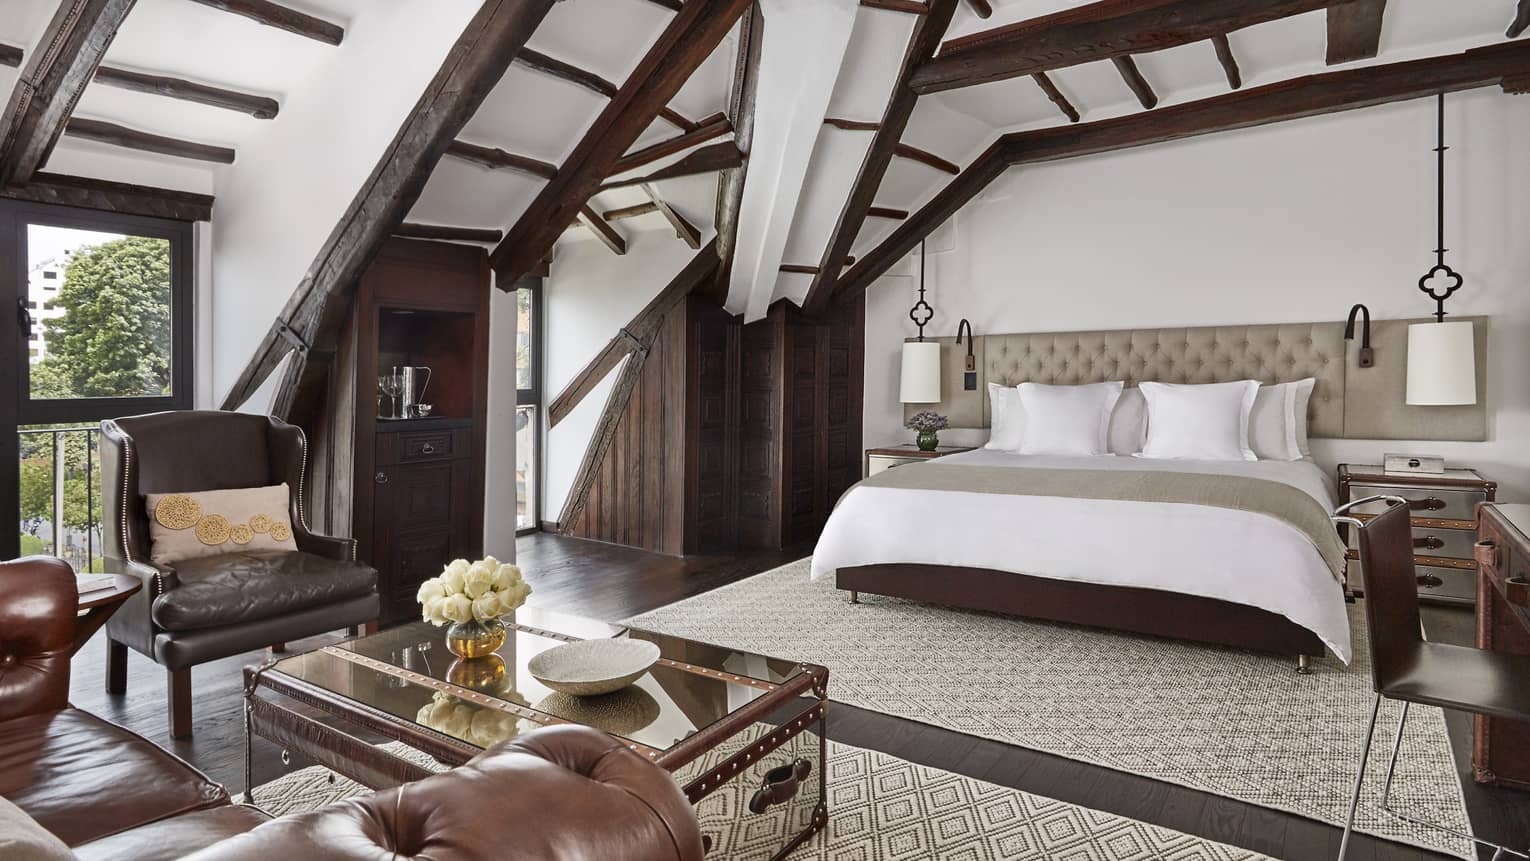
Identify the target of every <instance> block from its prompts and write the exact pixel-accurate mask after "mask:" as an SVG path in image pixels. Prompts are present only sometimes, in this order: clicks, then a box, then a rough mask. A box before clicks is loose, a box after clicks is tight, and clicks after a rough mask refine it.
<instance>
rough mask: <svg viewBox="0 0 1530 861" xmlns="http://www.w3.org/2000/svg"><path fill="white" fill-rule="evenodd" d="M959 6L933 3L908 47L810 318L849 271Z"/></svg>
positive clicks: (828, 248) (812, 292)
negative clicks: (919, 79) (923, 72)
mask: <svg viewBox="0 0 1530 861" xmlns="http://www.w3.org/2000/svg"><path fill="white" fill-rule="evenodd" d="M956 3H957V0H930V12H929V14H928V15H925V16H924V17H923V18H920V19H919V21H918V22H916V23H915V24H914V32H913V33H912V34H911V35H910V36H909V40H908V46H907V47H906V48H905V49H904V52H903V59H902V62H901V64H900V66H899V68H898V77H897V80H896V81H895V82H894V83H893V88H892V97H891V98H890V99H889V100H888V103H887V109H886V110H885V111H883V113H882V121H881V124H880V126H879V127H878V128H877V130H876V136H875V137H874V138H872V141H871V146H870V147H869V148H868V149H867V150H866V155H865V157H864V158H863V159H862V160H861V167H860V170H859V172H858V173H857V174H856V177H855V184H854V185H852V186H851V187H850V195H849V197H848V198H846V200H845V205H844V206H843V207H842V208H841V209H840V212H839V218H838V219H837V220H836V221H835V223H834V230H833V231H832V232H830V234H829V240H828V242H827V244H825V246H824V249H823V254H822V255H821V256H820V257H819V260H818V268H819V270H820V271H819V272H818V274H816V275H814V276H813V282H812V283H811V284H809V285H808V290H807V294H806V296H805V297H804V299H803V304H802V307H803V308H804V309H805V310H806V311H807V312H808V313H809V314H816V313H819V312H821V311H823V310H824V309H825V308H827V307H828V304H829V300H830V298H832V295H833V292H834V283H835V282H836V281H837V280H838V279H839V276H840V273H841V270H842V268H843V267H842V266H840V265H838V264H839V263H840V262H841V261H843V260H844V259H845V258H846V257H848V256H850V249H851V247H852V246H853V245H854V244H855V238H856V237H857V236H859V235H860V232H861V227H862V226H863V225H864V224H865V223H866V213H867V211H868V210H870V209H871V206H872V204H873V202H874V201H875V200H876V194H877V189H879V188H881V186H882V180H883V178H884V177H886V176H887V169H888V167H889V166H890V165H891V163H892V158H893V155H894V154H895V153H896V152H897V151H898V147H899V141H900V140H901V139H902V137H903V132H904V131H905V130H906V129H907V128H908V121H909V117H911V116H913V113H914V104H915V102H917V101H918V99H919V96H918V94H917V93H915V92H914V90H913V88H912V87H910V86H909V80H910V79H911V78H912V77H913V75H914V73H915V71H917V70H918V69H919V68H920V66H922V65H923V64H924V63H927V62H929V60H930V58H931V57H933V56H934V55H935V51H936V50H937V49H939V48H940V40H941V39H943V38H944V37H945V33H946V28H947V27H949V26H950V25H951V16H952V15H953V14H954V13H955V12H956Z"/></svg>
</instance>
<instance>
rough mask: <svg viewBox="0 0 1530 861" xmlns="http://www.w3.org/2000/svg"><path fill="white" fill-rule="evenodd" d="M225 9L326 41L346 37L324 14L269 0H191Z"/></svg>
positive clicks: (252, 19) (258, 21) (280, 28)
mask: <svg viewBox="0 0 1530 861" xmlns="http://www.w3.org/2000/svg"><path fill="white" fill-rule="evenodd" d="M192 2H193V3H201V4H202V5H203V6H211V7H212V8H214V9H217V10H219V11H222V12H231V13H233V14H235V15H240V16H243V17H245V18H249V19H250V20H251V21H255V22H257V23H260V24H264V25H266V26H267V27H275V28H276V29H278V30H285V31H286V32H288V33H295V34H297V35H299V36H305V37H307V38H309V39H313V40H315V41H319V42H323V43H324V44H326V45H338V44H340V43H341V42H342V41H344V39H345V28H344V27H341V26H340V25H338V24H332V23H330V22H329V21H325V20H324V19H323V18H316V17H314V16H312V15H309V14H306V13H304V12H299V11H297V10H296V9H290V8H288V7H286V6H283V5H281V4H280V3H272V2H270V0H192Z"/></svg>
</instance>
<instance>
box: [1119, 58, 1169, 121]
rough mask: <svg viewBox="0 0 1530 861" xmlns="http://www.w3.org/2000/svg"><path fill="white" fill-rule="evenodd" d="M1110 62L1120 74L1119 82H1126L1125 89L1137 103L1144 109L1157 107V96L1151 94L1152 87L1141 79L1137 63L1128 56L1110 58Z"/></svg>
mask: <svg viewBox="0 0 1530 861" xmlns="http://www.w3.org/2000/svg"><path fill="white" fill-rule="evenodd" d="M1110 62H1111V63H1112V64H1113V65H1115V67H1116V71H1118V72H1120V73H1121V80H1123V81H1125V82H1126V88H1127V89H1128V90H1131V91H1132V95H1134V96H1136V97H1137V101H1138V102H1139V103H1141V105H1142V106H1143V107H1144V108H1147V109H1148V110H1152V109H1153V108H1155V107H1157V106H1158V94H1157V93H1155V92H1153V87H1152V85H1151V84H1149V83H1148V82H1147V78H1144V77H1142V72H1141V71H1139V70H1138V69H1137V61H1135V60H1133V59H1132V58H1131V55H1130V54H1123V55H1121V56H1119V57H1111V58H1110Z"/></svg>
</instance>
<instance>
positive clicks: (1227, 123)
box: [835, 42, 1530, 300]
mask: <svg viewBox="0 0 1530 861" xmlns="http://www.w3.org/2000/svg"><path fill="white" fill-rule="evenodd" d="M1527 65H1530V42H1505V43H1502V44H1498V45H1492V46H1489V47H1484V48H1473V49H1471V50H1469V51H1465V52H1463V53H1460V54H1447V55H1444V56H1439V57H1430V58H1427V59H1422V60H1411V61H1408V62H1403V63H1389V64H1385V65H1378V66H1366V67H1362V68H1357V69H1344V70H1340V71H1333V72H1323V73H1320V74H1316V75H1307V76H1304V77H1300V78H1293V79H1291V80H1287V81H1280V82H1277V83H1273V84H1266V85H1264V86H1261V87H1253V88H1251V89H1246V90H1239V91H1237V92H1233V93H1228V94H1226V95H1222V96H1215V97H1212V98H1208V99H1200V100H1198V101H1193V102H1186V103H1184V104H1180V105H1173V106H1171V107H1167V108H1164V109H1162V110H1157V111H1153V112H1152V113H1148V114H1133V115H1129V116H1125V117H1117V118H1114V119H1109V120H1100V121H1097V122H1092V123H1083V124H1080V125H1069V126H1058V127H1054V128H1048V129H1038V130H1035V131H1026V132H1012V133H1010V134H1007V135H1004V136H1002V137H1000V138H999V140H997V141H995V142H994V144H993V145H992V146H990V147H989V148H988V149H987V150H985V151H984V152H983V154H982V155H981V156H979V157H978V158H977V159H976V160H974V161H973V162H972V164H970V165H968V166H967V168H966V170H963V171H962V173H961V175H960V176H958V177H957V178H956V179H954V180H952V181H951V182H950V183H949V184H947V185H946V187H945V188H943V189H941V191H940V192H939V193H938V194H936V196H935V197H934V198H933V199H932V200H931V201H930V202H929V203H926V204H925V205H924V206H923V207H922V208H920V209H919V211H918V212H916V213H914V215H913V216H912V217H910V218H909V219H908V220H907V221H905V222H903V224H901V225H899V226H898V228H897V229H896V230H894V231H893V232H892V234H891V235H889V236H888V237H887V238H886V239H885V240H883V241H882V242H881V243H880V244H879V245H877V247H876V248H874V249H872V251H871V252H869V253H867V254H866V255H865V256H864V257H862V258H861V261H860V263H858V264H857V265H856V266H854V267H853V268H851V270H850V271H849V272H846V273H844V276H843V277H842V278H840V279H839V284H838V286H837V289H836V293H835V296H836V300H838V299H840V298H850V297H853V295H854V294H855V293H858V292H860V291H863V290H865V289H866V288H867V287H869V286H870V285H871V284H872V282H874V281H875V280H876V279H877V278H879V277H881V276H882V275H883V274H884V273H885V272H886V271H887V270H888V269H889V268H891V267H892V266H893V264H895V263H897V262H898V260H900V259H901V258H902V257H903V256H904V255H905V254H908V253H909V252H911V251H913V250H914V249H915V248H917V247H918V246H919V241H920V240H921V239H923V238H925V237H926V236H928V235H929V234H930V233H931V232H932V231H934V230H935V229H936V228H938V227H939V226H940V225H941V224H944V223H945V222H946V221H947V220H949V219H950V218H951V216H953V215H955V214H956V212H957V211H958V210H959V209H961V208H962V206H964V205H965V204H966V203H967V202H968V201H970V200H971V199H972V198H974V197H976V196H977V195H978V193H979V192H981V191H982V190H983V189H984V188H985V187H987V186H988V184H989V183H991V182H993V181H994V180H995V179H997V178H998V177H999V176H1000V175H1002V174H1003V173H1004V171H1005V170H1006V169H1007V168H1009V167H1011V166H1014V165H1022V164H1031V163H1036V162H1044V161H1055V160H1058V159H1066V158H1072V157H1075V156H1081V155H1093V154H1096V153H1102V152H1112V151H1115V150H1121V149H1128V148H1131V147H1137V146H1146V145H1149V144H1155V143H1163V142H1166V141H1173V140H1179V139H1181V138H1187V137H1194V136H1198V135H1205V134H1213V133H1216V132H1221V131H1229V130H1233V129H1244V128H1252V127H1255V126H1261V125H1268V124H1271V123H1279V122H1284V121H1286V120H1294V119H1302V118H1305V117H1314V116H1321V115H1324V114H1330V113H1336V112H1340V111H1348V110H1355V109H1358V108H1368V107H1373V106H1376V105H1384V104H1390V103H1393V102H1400V101H1407V100H1409V99H1418V98H1423V97H1426V96H1433V95H1435V94H1437V93H1440V92H1457V91H1460V90H1470V89H1477V88H1480V87H1490V86H1502V87H1504V89H1505V91H1506V92H1523V91H1525V90H1530V80H1527V76H1526V75H1525V73H1524V69H1525V68H1527Z"/></svg>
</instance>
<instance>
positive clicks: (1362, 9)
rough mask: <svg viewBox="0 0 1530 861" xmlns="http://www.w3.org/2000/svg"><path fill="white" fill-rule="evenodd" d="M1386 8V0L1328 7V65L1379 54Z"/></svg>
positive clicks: (1364, 58)
mask: <svg viewBox="0 0 1530 861" xmlns="http://www.w3.org/2000/svg"><path fill="white" fill-rule="evenodd" d="M1386 11H1387V0H1354V2H1352V3H1345V4H1343V5H1341V6H1330V7H1328V55H1327V60H1328V65H1330V66H1332V65H1336V64H1338V63H1349V62H1352V61H1354V60H1369V59H1370V58H1372V57H1374V56H1376V54H1377V52H1379V51H1380V50H1381V18H1382V16H1383V15H1384V14H1385V13H1386Z"/></svg>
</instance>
